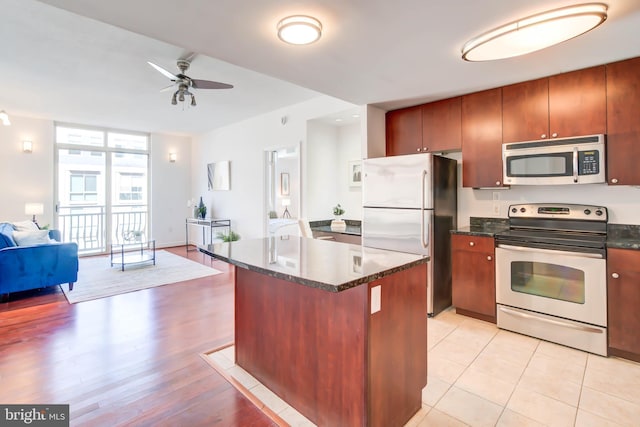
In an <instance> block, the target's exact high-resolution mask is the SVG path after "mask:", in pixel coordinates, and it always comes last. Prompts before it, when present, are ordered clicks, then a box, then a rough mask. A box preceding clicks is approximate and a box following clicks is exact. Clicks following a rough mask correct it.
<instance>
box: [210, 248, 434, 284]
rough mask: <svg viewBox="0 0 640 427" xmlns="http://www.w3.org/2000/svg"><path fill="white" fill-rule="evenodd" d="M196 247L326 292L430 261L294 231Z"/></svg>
mask: <svg viewBox="0 0 640 427" xmlns="http://www.w3.org/2000/svg"><path fill="white" fill-rule="evenodd" d="M199 249H200V251H201V252H203V253H205V254H207V255H210V256H212V257H214V258H217V259H220V260H222V261H225V262H228V263H230V264H233V265H235V266H237V267H240V268H245V269H247V270H252V271H256V272H258V273H262V274H266V275H268V276H271V277H276V278H278V279H283V280H287V281H289V282H293V283H298V284H301V285H305V286H310V287H313V288H318V289H323V290H326V291H329V292H340V291H344V290H346V289H349V288H353V287H355V286H358V285H361V284H363V283H369V282H372V281H374V280H377V279H380V278H382V277H385V276H389V275H391V274H393V273H397V272H399V271H402V270H406V269H409V268H411V267H414V266H416V265H420V264H426V263H427V262H428V261H429V257H423V256H421V255H413V254H407V253H403V252H394V251H387V250H384V249H374V248H368V247H364V246H359V245H350V244H347V243H340V242H333V241H326V240H319V239H307V238H304V237H296V236H275V237H265V238H262V239H247V240H238V241H235V242H230V243H216V244H213V245H208V246H206V247H200V248H199Z"/></svg>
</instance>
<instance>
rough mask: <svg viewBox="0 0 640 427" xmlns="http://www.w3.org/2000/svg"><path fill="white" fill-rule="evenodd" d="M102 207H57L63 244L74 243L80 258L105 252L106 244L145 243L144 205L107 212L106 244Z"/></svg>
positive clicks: (146, 213)
mask: <svg viewBox="0 0 640 427" xmlns="http://www.w3.org/2000/svg"><path fill="white" fill-rule="evenodd" d="M106 216H107V215H106V207H105V206H95V205H94V206H60V207H59V208H58V229H59V230H60V233H61V234H62V240H63V241H64V242H76V243H77V244H78V252H79V253H81V254H87V253H97V252H106V250H107V243H132V242H138V241H145V240H146V239H147V234H148V229H147V218H148V207H147V205H116V206H113V207H112V208H111V239H110V242H107V240H106V233H107V231H106V230H107V228H106Z"/></svg>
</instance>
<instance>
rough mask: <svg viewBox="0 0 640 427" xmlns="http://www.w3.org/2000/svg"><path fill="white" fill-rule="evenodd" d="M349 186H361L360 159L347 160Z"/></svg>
mask: <svg viewBox="0 0 640 427" xmlns="http://www.w3.org/2000/svg"><path fill="white" fill-rule="evenodd" d="M349 187H362V161H360V160H352V161H350V162H349Z"/></svg>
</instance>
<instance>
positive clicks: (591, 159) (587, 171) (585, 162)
mask: <svg viewBox="0 0 640 427" xmlns="http://www.w3.org/2000/svg"><path fill="white" fill-rule="evenodd" d="M599 173H600V152H599V151H598V150H589V151H578V175H597V174H599Z"/></svg>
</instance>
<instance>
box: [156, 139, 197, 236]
mask: <svg viewBox="0 0 640 427" xmlns="http://www.w3.org/2000/svg"><path fill="white" fill-rule="evenodd" d="M170 152H173V153H176V157H177V158H176V161H175V162H174V163H171V162H169V153H170ZM151 179H152V182H151V212H152V215H153V218H151V224H152V226H153V230H152V232H153V236H154V237H155V239H156V245H157V246H160V247H162V246H165V247H166V246H179V245H184V243H185V218H186V217H187V216H192V215H193V209H191V208H187V200H188V199H189V188H190V187H191V138H188V137H179V136H170V135H161V134H152V135H151Z"/></svg>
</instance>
